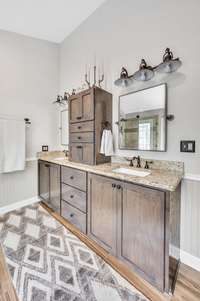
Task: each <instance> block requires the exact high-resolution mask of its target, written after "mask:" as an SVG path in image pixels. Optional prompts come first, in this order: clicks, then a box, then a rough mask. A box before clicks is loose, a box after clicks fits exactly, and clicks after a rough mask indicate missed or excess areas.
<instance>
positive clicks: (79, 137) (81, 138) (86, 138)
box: [70, 132, 94, 143]
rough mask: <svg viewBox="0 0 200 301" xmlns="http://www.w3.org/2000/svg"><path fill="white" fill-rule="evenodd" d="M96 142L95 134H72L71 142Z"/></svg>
mask: <svg viewBox="0 0 200 301" xmlns="http://www.w3.org/2000/svg"><path fill="white" fill-rule="evenodd" d="M93 141H94V132H88V133H72V134H70V142H78V143H80V142H87V143H93Z"/></svg>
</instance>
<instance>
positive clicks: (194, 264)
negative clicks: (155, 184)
mask: <svg viewBox="0 0 200 301" xmlns="http://www.w3.org/2000/svg"><path fill="white" fill-rule="evenodd" d="M180 256H181V262H182V263H184V264H186V265H188V266H190V267H191V268H193V269H195V270H197V271H199V272H200V258H198V257H195V256H193V255H191V254H189V253H187V252H185V251H183V250H181V252H180Z"/></svg>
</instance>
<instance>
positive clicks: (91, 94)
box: [69, 87, 112, 165]
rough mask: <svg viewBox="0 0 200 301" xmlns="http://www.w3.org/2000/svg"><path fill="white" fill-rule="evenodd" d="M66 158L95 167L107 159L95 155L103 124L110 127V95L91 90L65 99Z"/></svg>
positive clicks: (97, 154)
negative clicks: (67, 114)
mask: <svg viewBox="0 0 200 301" xmlns="http://www.w3.org/2000/svg"><path fill="white" fill-rule="evenodd" d="M69 123H70V126H69V159H70V161H74V162H78V163H84V164H90V165H96V164H100V163H106V162H110V160H111V158H110V157H106V156H104V155H102V154H100V153H99V151H100V145H101V136H102V131H103V128H105V125H107V126H108V125H109V128H110V129H111V127H112V94H110V93H109V92H107V91H105V90H103V89H100V88H98V87H92V88H90V89H88V90H85V91H82V92H80V93H77V94H75V95H72V96H71V97H70V98H69Z"/></svg>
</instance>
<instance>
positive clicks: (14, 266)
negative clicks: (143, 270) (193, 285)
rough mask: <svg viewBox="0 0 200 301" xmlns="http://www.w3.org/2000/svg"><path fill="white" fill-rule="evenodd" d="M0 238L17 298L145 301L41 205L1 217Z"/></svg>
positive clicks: (35, 299) (34, 300) (74, 300)
mask: <svg viewBox="0 0 200 301" xmlns="http://www.w3.org/2000/svg"><path fill="white" fill-rule="evenodd" d="M0 242H1V244H2V246H3V249H4V252H5V255H6V260H7V263H8V267H9V270H10V274H11V276H12V279H13V283H14V286H15V288H16V291H17V294H18V296H19V299H20V300H21V301H86V300H87V301H143V300H145V301H147V299H146V298H145V297H144V296H143V295H142V294H141V293H140V292H139V291H138V290H136V289H135V288H134V287H133V286H132V285H130V284H129V283H128V282H127V281H126V280H125V279H124V278H122V277H121V276H120V275H119V274H118V273H117V272H116V271H114V270H113V269H112V268H111V267H110V266H109V265H108V264H107V263H106V262H105V261H104V260H103V259H102V258H100V257H99V256H97V255H96V254H95V253H94V252H93V251H92V250H91V249H89V248H88V247H87V246H86V245H85V244H84V243H83V242H82V241H80V240H79V239H78V238H77V237H76V236H75V235H73V234H72V233H71V232H69V231H68V230H67V229H66V228H65V227H64V226H62V225H61V224H60V223H59V222H57V221H56V220H55V219H54V218H53V217H52V216H51V215H50V214H48V212H47V211H46V210H45V209H43V207H42V206H40V205H39V204H34V205H31V206H28V207H25V208H22V209H19V210H16V211H13V212H11V213H9V214H5V215H3V216H0Z"/></svg>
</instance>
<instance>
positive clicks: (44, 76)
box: [0, 30, 59, 207]
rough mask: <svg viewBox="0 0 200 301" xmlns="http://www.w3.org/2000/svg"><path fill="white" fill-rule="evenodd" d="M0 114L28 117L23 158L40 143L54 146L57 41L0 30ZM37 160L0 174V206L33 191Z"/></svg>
mask: <svg viewBox="0 0 200 301" xmlns="http://www.w3.org/2000/svg"><path fill="white" fill-rule="evenodd" d="M0 44H1V46H0V115H11V116H14V117H18V118H25V117H28V118H30V120H31V126H30V127H29V128H28V129H27V132H26V137H27V153H26V156H27V158H35V157H36V152H37V151H40V150H41V145H42V144H47V145H49V147H50V149H51V150H52V149H53V150H54V149H57V148H58V134H57V128H58V125H57V123H58V122H57V110H56V109H55V106H53V105H52V104H51V102H52V101H53V99H55V95H56V94H57V91H58V79H59V76H58V55H59V50H58V45H57V44H54V43H49V42H46V41H42V40H38V39H33V38H29V37H26V36H22V35H18V34H15V33H10V32H6V31H2V30H0ZM36 172H37V164H36V161H35V162H34V161H33V162H27V168H26V170H25V171H22V172H17V173H11V174H1V175H0V207H1V206H5V205H8V204H10V203H14V202H16V201H21V200H24V199H28V198H32V197H35V196H36V195H37V174H36Z"/></svg>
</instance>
